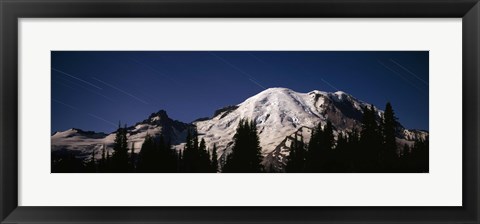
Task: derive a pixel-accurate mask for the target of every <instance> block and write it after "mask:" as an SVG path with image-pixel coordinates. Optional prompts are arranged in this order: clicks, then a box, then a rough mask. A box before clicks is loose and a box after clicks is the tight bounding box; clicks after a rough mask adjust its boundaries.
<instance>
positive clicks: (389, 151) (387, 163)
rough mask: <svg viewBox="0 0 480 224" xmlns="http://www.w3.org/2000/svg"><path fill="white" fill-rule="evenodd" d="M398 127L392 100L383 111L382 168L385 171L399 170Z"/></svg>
mask: <svg viewBox="0 0 480 224" xmlns="http://www.w3.org/2000/svg"><path fill="white" fill-rule="evenodd" d="M397 128H398V121H397V118H396V117H395V114H394V112H393V108H392V105H391V104H390V102H388V103H387V105H386V106H385V112H384V113H383V122H382V130H383V150H382V152H381V156H380V160H381V164H382V166H381V168H382V169H383V171H384V172H393V171H396V170H398V154H397V141H396V138H395V134H396V132H397Z"/></svg>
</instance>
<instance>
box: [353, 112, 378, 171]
mask: <svg viewBox="0 0 480 224" xmlns="http://www.w3.org/2000/svg"><path fill="white" fill-rule="evenodd" d="M376 113H377V112H376V110H375V108H374V107H373V105H371V106H370V108H369V107H365V108H364V112H363V118H362V131H361V134H360V149H361V153H359V156H360V158H359V160H360V161H359V163H358V164H357V165H358V167H357V168H358V171H360V172H378V171H379V170H380V169H379V168H380V163H379V162H380V152H381V149H382V133H381V130H380V127H379V126H378V123H377V119H376Z"/></svg>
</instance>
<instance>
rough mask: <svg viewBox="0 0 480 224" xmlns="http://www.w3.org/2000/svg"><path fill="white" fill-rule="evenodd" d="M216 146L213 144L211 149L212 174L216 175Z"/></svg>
mask: <svg viewBox="0 0 480 224" xmlns="http://www.w3.org/2000/svg"><path fill="white" fill-rule="evenodd" d="M217 157H218V156H217V145H216V144H213V149H212V165H211V167H212V172H213V173H216V172H218V160H217Z"/></svg>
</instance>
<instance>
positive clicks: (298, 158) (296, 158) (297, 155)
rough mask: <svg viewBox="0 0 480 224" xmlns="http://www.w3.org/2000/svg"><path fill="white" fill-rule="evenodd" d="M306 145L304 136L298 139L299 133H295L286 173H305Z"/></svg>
mask: <svg viewBox="0 0 480 224" xmlns="http://www.w3.org/2000/svg"><path fill="white" fill-rule="evenodd" d="M305 157H306V152H305V145H304V143H303V136H302V135H300V140H299V139H298V136H297V133H295V136H294V139H292V144H291V146H290V155H289V156H288V161H287V166H286V167H285V171H286V172H287V173H301V172H304V171H305V159H306V158H305Z"/></svg>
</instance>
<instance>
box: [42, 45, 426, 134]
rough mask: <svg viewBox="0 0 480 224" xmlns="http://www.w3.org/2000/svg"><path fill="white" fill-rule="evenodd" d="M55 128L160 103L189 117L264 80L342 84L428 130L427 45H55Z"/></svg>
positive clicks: (113, 118)
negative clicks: (380, 48)
mask: <svg viewBox="0 0 480 224" xmlns="http://www.w3.org/2000/svg"><path fill="white" fill-rule="evenodd" d="M51 56H52V132H55V131H63V130H66V129H69V128H72V127H75V128H80V129H83V130H93V131H102V132H107V133H109V132H112V131H114V130H115V129H116V126H117V125H118V121H120V120H121V121H122V123H124V122H126V123H127V124H128V125H133V124H135V123H136V122H139V121H142V120H144V119H146V118H147V117H148V116H149V115H150V114H151V113H153V112H156V111H158V110H160V109H164V110H166V111H167V113H168V115H169V116H170V117H171V118H173V119H176V120H180V121H183V122H191V121H193V120H195V119H197V118H200V117H209V116H212V114H213V113H214V111H215V110H216V109H219V108H221V107H224V106H227V105H235V104H238V103H241V102H243V101H244V100H245V99H247V98H248V97H250V96H253V95H255V94H257V93H259V92H261V91H262V90H264V88H270V87H286V88H290V89H293V90H295V91H297V92H309V91H312V90H322V91H328V92H334V91H337V90H342V91H344V92H347V93H349V94H352V95H353V96H355V97H356V98H358V99H360V100H363V101H366V102H369V103H373V104H374V105H375V106H377V107H379V108H381V109H384V107H385V103H386V102H387V101H390V102H391V103H392V105H393V108H394V110H395V113H396V116H397V117H398V118H399V120H400V122H401V123H402V124H403V125H404V126H405V127H407V128H411V129H423V130H428V90H429V88H428V83H429V82H428V81H429V77H428V71H429V67H428V62H429V60H428V52H427V51H415V52H409V51H402V52H396V51H395V52H388V51H385V52H361V51H356V52H348V51H341V52H327V51H320V52H314V51H236V52H235V51H232V52H228V51H220V52H219V51H214V52H213V51H212V52H206V51H197V52H188V51H174V52H164V51H160V52H154V51H151V52H135V51H129V52H120V51H107V52H87V51H85V52H79V51H53V52H52V53H51Z"/></svg>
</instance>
